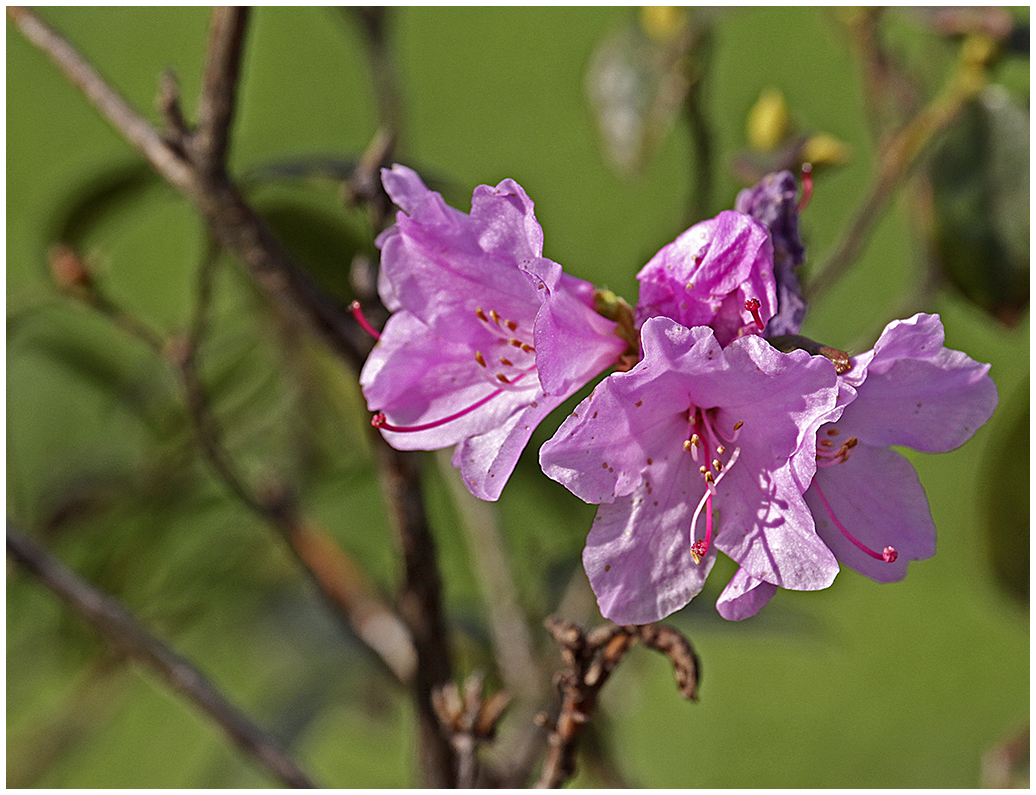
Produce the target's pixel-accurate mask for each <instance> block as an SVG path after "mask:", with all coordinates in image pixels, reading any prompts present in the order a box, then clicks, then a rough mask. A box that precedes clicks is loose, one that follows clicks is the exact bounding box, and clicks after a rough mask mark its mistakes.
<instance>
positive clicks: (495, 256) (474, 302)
mask: <svg viewBox="0 0 1036 795" xmlns="http://www.w3.org/2000/svg"><path fill="white" fill-rule="evenodd" d="M382 181H383V183H384V185H385V189H386V190H387V191H388V194H389V196H390V197H391V198H392V200H393V201H394V202H395V203H396V205H397V206H399V207H400V208H401V210H402V212H400V213H399V214H398V216H397V220H396V223H395V225H393V226H392V227H390V228H389V229H387V230H385V231H384V232H383V233H382V234H381V236H379V238H378V240H377V245H378V246H379V248H381V250H382V256H381V272H380V275H379V282H378V291H379V293H380V294H381V298H382V301H383V302H384V304H385V306H386V307H387V308H388V309H389V310H391V311H392V312H393V315H392V316H391V317H390V318H389V320H388V323H387V324H386V326H385V328H384V330H383V332H382V334H381V336H380V339H379V341H378V344H377V345H376V346H375V347H374V350H373V351H372V352H371V355H370V357H369V358H368V359H367V362H366V364H365V365H364V367H363V371H362V372H361V374H360V384H361V386H362V388H363V394H364V397H365V398H366V399H367V404H368V406H369V407H370V409H371V411H375V412H377V413H376V415H375V419H374V424H375V425H376V426H377V427H379V428H381V431H382V434H383V435H384V436H385V438H386V440H388V442H389V444H391V445H392V446H393V447H396V448H397V449H401V450H434V449H439V448H443V447H449V446H452V445H457V449H456V452H455V454H454V458H453V463H454V466H457V467H459V468H460V470H461V474H462V476H463V478H464V482H465V483H466V484H467V486H468V488H469V489H470V490H471V491H472V493H473V494H475V495H476V496H478V497H481V498H482V499H487V500H495V499H496V498H497V497H499V496H500V492H501V490H502V489H503V487H504V484H505V482H506V481H507V479H508V477H510V474H511V472H512V471H513V469H514V466H515V464H516V463H517V461H518V457H519V455H520V454H521V451H522V449H523V448H524V447H525V445H526V444H527V443H528V440H529V437H530V435H531V434H532V431H533V429H534V428H535V427H536V426H537V425H538V424H539V422H540V421H541V420H542V419H543V418H544V417H545V416H546V415H547V414H548V413H549V412H550V411H551V410H552V409H553V408H555V407H556V406H557V405H559V404H560V403H561V402H562V401H564V400H565V398H567V397H568V396H569V395H571V394H572V393H573V392H575V391H576V390H577V389H579V388H580V387H581V386H582V385H583V384H585V383H587V382H588V381H589V380H590V379H591V378H593V377H594V376H595V375H597V374H598V373H600V372H601V371H603V370H604V369H605V368H607V367H608V366H610V365H611V364H614V363H615V361H616V360H617V359H618V357H619V355H620V354H622V352H623V351H624V350H625V349H626V347H627V343H626V342H624V341H622V340H620V339H619V338H618V337H617V336H616V335H615V334H614V333H613V332H614V330H615V328H616V324H615V323H614V322H612V321H610V320H607V319H605V318H604V317H602V316H600V315H599V314H597V313H596V312H594V310H593V294H594V288H593V285H591V284H589V283H588V282H584V281H581V280H579V279H575V278H572V277H570V276H567V275H565V274H563V273H562V272H561V266H560V265H558V264H557V263H556V262H552V261H551V260H549V259H546V258H544V257H543V256H542V251H543V231H542V229H541V228H540V225H539V223H538V222H537V221H536V217H535V215H534V214H533V203H532V201H531V200H530V199H529V197H528V196H527V195H526V194H525V191H523V190H522V188H521V186H520V185H518V184H517V183H516V182H514V181H513V180H509V179H507V180H504V181H503V182H501V183H500V184H499V185H497V186H496V187H495V188H493V187H489V186H487V185H481V186H479V187H478V188H476V189H475V192H474V194H473V196H472V200H471V214H470V215H468V214H466V213H463V212H460V211H459V210H456V209H454V208H452V207H450V206H448V205H447V204H446V203H445V202H444V201H443V199H442V196H440V195H439V194H438V193H436V192H435V191H431V190H429V189H428V188H427V187H426V186H425V185H424V183H423V182H422V181H421V179H420V177H419V176H418V175H417V174H416V173H415V172H414V171H412V170H411V169H409V168H406V167H404V166H399V165H396V166H394V167H393V168H392V169H384V170H383V171H382Z"/></svg>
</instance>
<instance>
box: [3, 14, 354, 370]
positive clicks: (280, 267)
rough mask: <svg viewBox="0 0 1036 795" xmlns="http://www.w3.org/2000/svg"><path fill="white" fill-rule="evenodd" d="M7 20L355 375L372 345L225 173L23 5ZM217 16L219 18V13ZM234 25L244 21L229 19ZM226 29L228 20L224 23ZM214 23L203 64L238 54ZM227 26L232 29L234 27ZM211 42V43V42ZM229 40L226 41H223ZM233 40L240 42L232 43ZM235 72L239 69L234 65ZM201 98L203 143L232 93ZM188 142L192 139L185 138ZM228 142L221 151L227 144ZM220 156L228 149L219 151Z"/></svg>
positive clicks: (168, 108) (212, 92) (225, 115)
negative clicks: (156, 122) (163, 129)
mask: <svg viewBox="0 0 1036 795" xmlns="http://www.w3.org/2000/svg"><path fill="white" fill-rule="evenodd" d="M7 14H8V16H9V17H10V18H11V20H12V21H13V22H14V24H15V25H16V26H17V27H18V29H19V30H20V31H21V32H22V33H23V34H24V35H25V37H26V38H27V39H29V41H31V42H32V43H33V44H35V45H36V46H37V47H39V48H40V49H41V50H42V51H43V52H44V53H45V54H46V55H47V56H49V57H50V59H51V60H52V61H53V62H54V63H55V64H56V65H57V66H58V68H59V69H60V70H61V71H62V73H64V75H65V76H66V77H67V78H68V79H69V80H70V81H71V82H72V83H73V84H74V85H75V86H77V87H78V88H79V89H80V90H81V91H82V92H83V94H84V95H85V96H86V97H87V98H88V99H89V100H90V101H91V102H92V103H93V105H94V107H96V108H97V110H98V111H99V112H100V113H101V115H102V116H104V118H105V119H107V120H108V122H109V123H110V124H111V125H112V126H113V127H114V128H115V129H116V131H118V132H119V133H120V134H121V135H122V136H123V137H124V138H125V139H126V140H127V141H128V142H129V143H130V144H132V145H133V146H134V147H135V148H136V149H137V150H138V151H139V152H140V153H141V154H142V155H143V156H144V157H145V158H146V159H147V160H148V162H149V163H150V164H151V165H152V167H153V168H154V169H155V170H156V171H158V173H159V174H161V175H162V176H163V177H164V178H165V179H166V180H167V181H168V182H169V183H170V184H171V185H172V186H173V187H175V188H176V189H177V190H178V191H179V192H180V193H181V194H182V195H183V196H184V197H185V198H186V199H187V200H188V201H190V202H191V203H192V204H193V205H194V206H195V208H196V209H197V210H198V212H199V213H200V214H201V216H202V217H203V218H204V219H205V221H206V223H207V224H208V225H209V227H210V229H211V231H212V233H213V235H214V236H215V237H216V239H217V240H218V241H219V243H220V245H222V246H223V247H224V248H226V249H227V250H228V251H230V252H231V253H233V254H234V255H235V256H237V257H238V259H240V260H241V262H242V263H243V264H244V266H245V268H246V269H247V270H248V271H249V273H250V274H251V276H252V278H253V279H254V280H255V281H256V283H257V284H258V285H259V286H260V287H261V288H262V289H263V290H264V291H265V292H266V293H267V294H268V295H269V296H270V297H271V299H272V300H273V302H274V303H275V304H276V305H277V306H280V307H282V308H283V309H285V310H287V312H288V313H289V315H291V316H292V317H294V318H295V319H296V320H298V321H300V322H301V323H302V324H303V325H305V326H307V327H308V328H310V329H312V330H313V331H315V332H316V333H317V334H318V335H319V336H320V337H322V338H323V339H324V341H325V342H327V343H328V345H329V346H330V347H331V348H332V350H334V351H335V352H336V353H337V354H339V356H341V357H342V358H343V359H344V360H345V361H346V362H347V363H348V364H349V365H350V366H351V367H352V368H354V369H356V370H359V368H360V366H361V365H362V363H363V359H364V357H365V353H366V351H367V350H368V348H369V346H370V342H369V340H368V339H367V338H366V336H365V335H364V333H363V331H362V330H361V329H360V328H359V326H358V325H357V324H356V321H355V320H353V318H352V316H351V315H349V313H348V312H346V311H344V310H343V309H342V308H341V307H339V306H337V304H335V303H334V302H333V301H332V300H331V299H329V298H328V297H327V296H326V295H325V294H324V293H323V292H321V290H320V289H319V288H318V287H317V286H316V284H315V283H314V282H313V280H312V279H311V278H310V277H309V275H308V274H307V273H306V272H305V271H304V270H303V269H302V268H301V267H299V265H298V264H297V263H296V262H295V261H294V259H293V258H292V257H291V256H290V255H289V254H288V253H287V251H285V250H284V248H283V247H282V246H281V244H280V243H279V242H278V241H277V239H276V238H275V237H274V235H273V233H272V232H271V231H270V229H269V228H268V227H267V226H266V224H265V223H264V222H263V220H262V219H261V218H260V217H259V216H258V215H257V214H256V212H255V211H254V210H252V208H251V207H249V206H248V204H247V203H246V202H245V201H244V198H243V197H242V196H241V193H240V191H239V190H238V189H237V186H236V185H234V183H233V182H231V180H230V179H229V177H228V176H227V174H226V169H225V168H218V169H216V170H215V171H213V170H205V169H203V168H201V166H200V165H199V164H198V163H197V162H195V161H194V160H192V159H191V157H193V156H194V149H195V147H194V146H193V145H192V146H185V143H186V142H184V141H176V140H174V141H168V140H166V138H164V137H163V136H162V135H160V134H159V132H158V131H156V130H155V129H154V128H153V127H152V126H151V125H150V124H149V123H148V121H147V120H146V119H144V118H143V117H142V116H140V115H139V114H138V113H137V112H136V111H135V110H133V108H131V107H130V106H129V104H128V103H127V102H126V101H125V100H124V99H123V98H122V96H120V95H119V93H118V92H117V91H115V89H113V88H112V87H111V86H110V85H109V84H108V83H107V81H105V79H104V78H103V77H102V76H101V75H100V73H98V72H97V70H96V69H94V68H93V66H92V65H91V64H90V63H89V62H87V60H86V59H85V58H84V57H83V56H82V55H81V54H80V53H79V52H78V51H77V50H76V49H75V48H74V47H73V46H72V45H71V44H69V43H68V42H67V41H66V40H65V39H64V38H63V37H62V36H60V35H59V34H58V33H56V32H55V31H54V30H52V29H51V28H50V27H49V26H47V25H46V24H45V23H44V22H43V21H42V20H41V19H40V18H39V17H37V16H36V15H35V14H34V13H32V12H31V11H29V10H28V9H26V8H22V7H10V8H8V10H7ZM217 16H218V15H217ZM228 18H229V19H230V20H231V21H233V20H235V19H236V20H238V21H237V23H236V26H241V25H243V24H244V20H245V19H246V17H244V16H240V17H238V16H236V15H234V14H232V13H231V14H229V17H228ZM223 24H229V23H223ZM223 24H220V23H219V21H218V19H217V24H216V26H215V28H216V30H215V31H214V39H215V42H216V44H217V45H219V50H220V52H221V53H224V54H223V55H210V56H209V58H208V59H207V60H208V63H210V64H212V63H215V62H219V61H221V59H222V61H223V62H224V63H226V62H229V61H231V59H232V58H235V57H237V56H235V55H234V53H236V52H237V51H238V50H239V44H240V43H239V42H238V38H239V37H240V35H242V34H237V35H236V36H233V37H229V36H228V37H223V36H216V35H215V34H216V33H219V31H222V30H224V29H226V28H224V27H223ZM236 26H235V25H234V24H229V29H230V30H231V32H233V31H234V30H236V29H237V27H236ZM210 41H211V39H210ZM224 41H226V43H225V44H224V43H223V42H224ZM234 42H238V43H237V44H234ZM235 68H236V67H235ZM220 85H221V87H220V88H219V89H217V88H215V87H213V88H211V89H209V92H208V94H207V95H205V94H203V97H202V99H203V107H204V106H205V105H206V104H207V103H206V102H205V101H204V100H205V96H211V97H216V96H217V95H219V96H222V97H223V99H222V100H220V102H219V103H215V102H213V107H214V106H215V104H220V105H221V107H224V111H220V112H216V111H215V110H210V111H206V113H207V119H206V120H205V124H206V125H207V128H208V129H209V132H208V133H207V134H206V136H205V138H206V140H210V141H217V142H218V140H219V139H220V138H221V137H222V136H221V135H217V134H216V133H217V132H218V129H219V125H222V124H223V123H224V121H225V122H227V123H229V121H230V115H229V114H230V110H229V109H227V107H228V103H229V105H231V106H232V99H233V91H232V90H231V89H228V88H227V87H226V86H225V85H223V84H220ZM170 90H171V89H170V88H169V81H168V80H167V81H166V86H165V87H164V88H163V94H164V97H163V100H162V104H163V109H164V111H165V113H166V115H167V118H168V117H169V116H170V115H177V113H178V111H177V110H176V108H175V100H174V99H172V98H170V97H169V96H168V95H169V92H170ZM188 140H190V139H188ZM225 144H226V141H225V140H224V142H223V144H221V145H220V146H223V147H225ZM224 151H225V148H224Z"/></svg>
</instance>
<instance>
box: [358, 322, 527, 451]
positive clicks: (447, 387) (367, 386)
mask: <svg viewBox="0 0 1036 795" xmlns="http://www.w3.org/2000/svg"><path fill="white" fill-rule="evenodd" d="M525 380H527V381H528V385H529V388H528V389H519V388H512V389H507V390H502V389H501V387H500V386H497V385H494V384H493V383H491V382H490V380H489V379H488V378H486V377H485V376H484V375H483V374H482V373H481V372H480V368H479V367H478V365H477V364H475V362H474V359H473V357H472V353H471V348H470V346H469V344H468V343H466V342H460V341H457V340H453V339H450V338H444V337H441V336H439V335H437V334H435V333H434V332H432V331H431V330H430V329H429V328H428V327H427V326H425V324H424V323H422V322H421V321H420V320H418V319H417V318H416V317H414V316H413V315H411V314H410V313H409V312H405V311H404V312H397V313H396V314H394V315H392V316H391V317H390V318H389V320H388V323H386V324H385V328H384V330H383V331H382V336H381V339H380V340H379V341H378V344H377V345H375V346H374V349H373V350H372V351H371V354H370V356H369V357H368V358H367V361H366V363H365V364H364V366H363V370H362V371H361V372H360V386H361V388H362V390H363V395H364V397H365V398H366V400H367V405H368V407H369V408H370V410H371V411H382V412H384V413H385V415H386V417H387V418H388V421H389V422H390V423H391V424H393V425H397V426H407V427H412V426H419V425H424V424H427V423H430V422H434V421H438V420H441V419H443V418H445V417H449V416H452V415H454V414H456V413H457V412H458V411H462V410H463V409H464V408H466V407H469V406H475V405H476V404H478V403H479V402H480V401H485V402H484V403H483V404H482V405H480V406H479V407H478V408H476V409H474V410H473V411H470V412H468V413H467V414H464V415H463V416H460V417H458V418H456V419H454V420H453V421H451V422H447V423H444V424H442V425H439V426H438V427H435V428H431V429H429V430H426V431H416V432H406V433H394V432H392V431H385V430H383V431H382V434H383V435H384V436H385V438H386V439H388V440H389V442H390V443H391V444H392V446H393V447H395V448H396V449H397V450H436V449H439V448H442V447H450V446H452V445H455V444H457V443H458V442H460V441H461V440H462V439H464V438H465V437H466V436H470V435H472V434H479V433H484V432H486V431H488V430H489V429H491V428H492V427H494V426H495V425H498V424H499V423H501V422H503V421H504V420H506V419H507V418H508V417H510V416H511V415H512V414H513V413H514V412H515V411H517V410H519V409H520V408H522V407H524V406H526V405H528V404H529V403H530V402H531V401H532V400H534V399H535V396H536V394H537V392H538V386H539V384H538V382H537V380H536V377H535V375H534V374H529V375H527V376H526V377H525ZM494 393H499V394H496V395H495V396H494V397H490V395H493V394H494Z"/></svg>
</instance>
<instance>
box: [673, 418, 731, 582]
mask: <svg viewBox="0 0 1036 795" xmlns="http://www.w3.org/2000/svg"><path fill="white" fill-rule="evenodd" d="M688 420H689V421H690V425H691V428H690V431H691V435H690V437H689V438H688V439H687V441H685V442H684V443H683V449H684V450H686V451H687V452H689V453H690V454H691V458H693V459H694V462H695V463H699V462H700V464H699V466H698V472H699V473H700V474H701V476H702V480H704V481H705V493H704V494H703V495H702V498H701V500H699V501H698V507H697V508H695V509H694V516H692V517H691V530H690V538H691V557H692V558H694V562H695V563H701V561H702V558H703V557H705V553H707V552H708V551H709V546H710V545H711V543H712V498H713V496H714V495H715V494H716V486H717V485H719V482H720V481H721V480H723V478H724V477H726V474H727V473H728V472H729V471H730V469H731V467H733V466H734V464H735V462H736V461H737V458H738V456H739V455H740V454H741V448H740V447H735V448H734V449H733V451H732V452H731V453H730V456H729V457H728V458H727V461H726V463H724V462H723V461H722V459H721V458H720V456H722V455H724V454H726V452H727V450H728V448H729V446H730V445H732V444H734V443H735V442H736V441H737V438H738V437H739V436H740V435H741V428H742V427H743V425H744V423H742V422H741V421H740V420H738V421H737V422H736V423H734V427H733V428H732V429H731V431H730V433H729V434H726V433H723V432H722V431H721V430H720V429H719V428H718V427H717V426H716V424H715V417H714V416H710V415H709V412H708V410H705V411H703V410H702V409H700V408H697V407H695V408H694V414H693V416H692V415H691V414H690V412H688ZM713 454H715V455H713ZM703 509H704V511H705V536H704V538H701V539H698V540H697V541H696V540H695V539H694V532H695V528H696V527H697V525H698V517H699V516H700V515H701V512H702V510H703Z"/></svg>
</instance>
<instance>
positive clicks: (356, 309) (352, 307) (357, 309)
mask: <svg viewBox="0 0 1036 795" xmlns="http://www.w3.org/2000/svg"><path fill="white" fill-rule="evenodd" d="M349 311H350V312H352V313H353V317H354V318H356V322H357V323H359V324H360V328H362V329H363V330H364V331H366V332H367V333H368V334H370V335H371V336H372V337H373V338H374V339H376V340H380V339H381V332H380V331H378V330H377V329H376V328H374V326H372V325H371V324H370V322H369V321H368V320H367V318H366V316H365V315H364V314H363V307H362V306H360V302H359V301H353V302H352V303H351V304H349Z"/></svg>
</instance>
